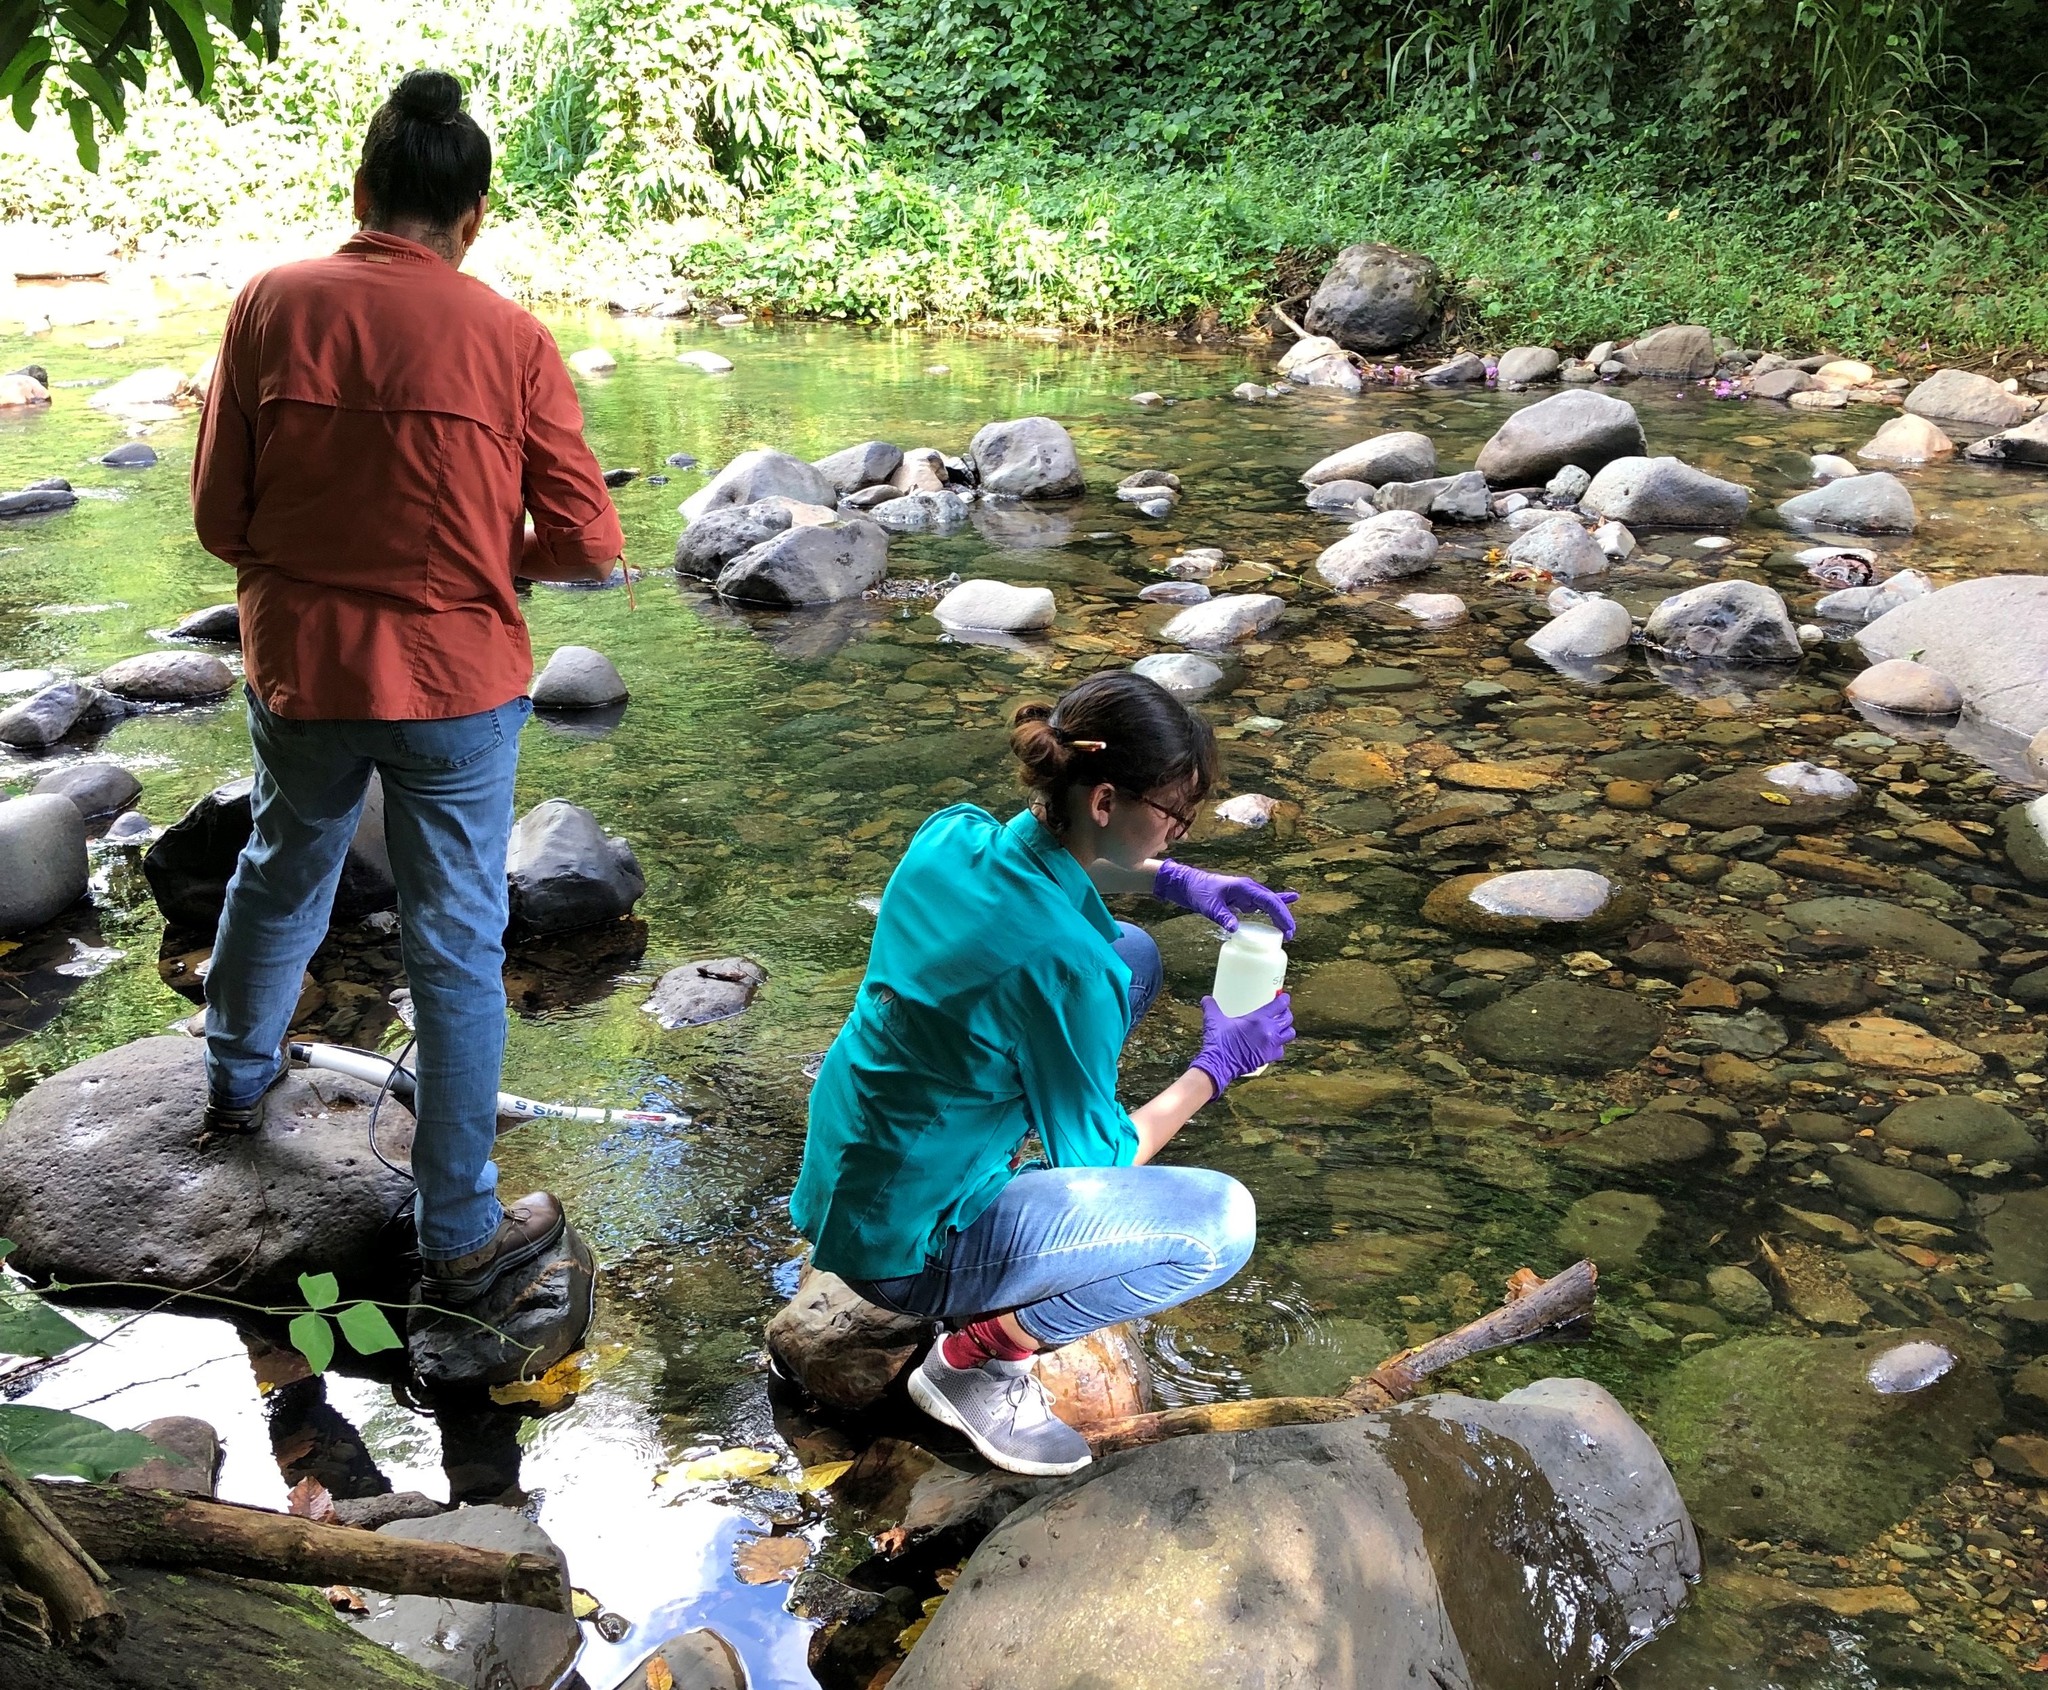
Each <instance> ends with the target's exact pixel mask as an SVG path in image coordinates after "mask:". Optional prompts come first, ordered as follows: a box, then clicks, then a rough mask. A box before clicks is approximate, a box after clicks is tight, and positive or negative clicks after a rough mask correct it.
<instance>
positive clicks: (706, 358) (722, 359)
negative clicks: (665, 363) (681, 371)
mask: <svg viewBox="0 0 2048 1690" xmlns="http://www.w3.org/2000/svg"><path fill="white" fill-rule="evenodd" d="M742 321H744V319H742ZM676 362H677V363H678V364H681V365H682V366H683V367H684V368H685V369H689V370H702V371H703V372H704V374H706V375H707V376H722V375H724V374H726V373H727V372H728V371H730V370H731V369H732V360H731V359H730V358H728V357H726V356H724V355H723V354H722V353H718V352H709V351H706V350H705V349H703V348H702V347H693V348H692V349H691V350H690V351H688V352H678V353H677V354H676Z"/></svg>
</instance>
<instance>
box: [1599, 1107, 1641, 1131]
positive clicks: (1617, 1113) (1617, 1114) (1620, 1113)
mask: <svg viewBox="0 0 2048 1690" xmlns="http://www.w3.org/2000/svg"><path fill="white" fill-rule="evenodd" d="M1635 1112H1636V1110H1635V1105H1634V1104H1632V1103H1615V1104H1610V1105H1609V1106H1608V1107H1607V1108H1605V1109H1603V1110H1601V1111H1600V1124H1601V1125H1602V1126H1603V1127H1605V1126H1609V1125H1611V1124H1612V1123H1614V1122H1616V1121H1619V1120H1622V1119H1624V1118H1625V1117H1627V1116H1630V1115H1633V1114H1634V1113H1635Z"/></svg>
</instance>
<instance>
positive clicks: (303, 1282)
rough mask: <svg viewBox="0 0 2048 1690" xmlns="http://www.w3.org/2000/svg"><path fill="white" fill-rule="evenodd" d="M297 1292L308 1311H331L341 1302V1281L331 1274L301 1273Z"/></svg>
mask: <svg viewBox="0 0 2048 1690" xmlns="http://www.w3.org/2000/svg"><path fill="white" fill-rule="evenodd" d="M299 1290H300V1292H301V1293H302V1294H303V1295H304V1296H305V1299H306V1307H307V1308H309V1309H331V1308H333V1307H334V1305H335V1304H336V1303H338V1302H340V1301H341V1281H340V1280H338V1279H336V1278H335V1277H334V1275H333V1274H331V1273H302V1274H300V1275H299Z"/></svg>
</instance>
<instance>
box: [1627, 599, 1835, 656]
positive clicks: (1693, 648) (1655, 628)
mask: <svg viewBox="0 0 2048 1690" xmlns="http://www.w3.org/2000/svg"><path fill="white" fill-rule="evenodd" d="M1643 640H1644V642H1645V643H1646V644H1648V645H1650V646H1652V647H1654V648H1655V649H1656V650H1658V651H1662V652H1667V653H1669V654H1670V655H1671V656H1673V657H1688V658H1711V659H1714V660H1716V661H1718V662H1722V663H1796V662H1798V661H1799V651H1800V647H1799V631H1798V629H1796V628H1794V627H1793V625H1792V617H1791V614H1790V613H1789V612H1788V611H1787V610H1786V609H1785V601H1784V600H1783V599H1781V598H1780V597H1778V595H1777V594H1776V593H1775V592H1774V591H1772V590H1771V589H1770V588H1769V587H1766V586H1765V585H1764V584H1763V583H1762V582H1761V581H1744V580H1728V581H1708V582H1705V583H1703V584H1702V585H1700V586H1697V587H1689V588H1687V589H1686V590H1685V591H1684V592H1682V593H1673V594H1672V595H1671V597H1669V598H1668V599H1666V600H1665V601H1664V602H1663V603H1662V604H1660V605H1658V606H1657V608H1656V609H1655V610H1653V611H1651V612H1650V615H1649V620H1648V621H1646V622H1645V623H1644V624H1643Z"/></svg>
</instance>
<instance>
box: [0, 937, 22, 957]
mask: <svg viewBox="0 0 2048 1690" xmlns="http://www.w3.org/2000/svg"><path fill="white" fill-rule="evenodd" d="M20 949H21V941H20V940H19V939H0V956H5V955H6V954H7V953H8V952H9V951H18V950H20Z"/></svg>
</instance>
